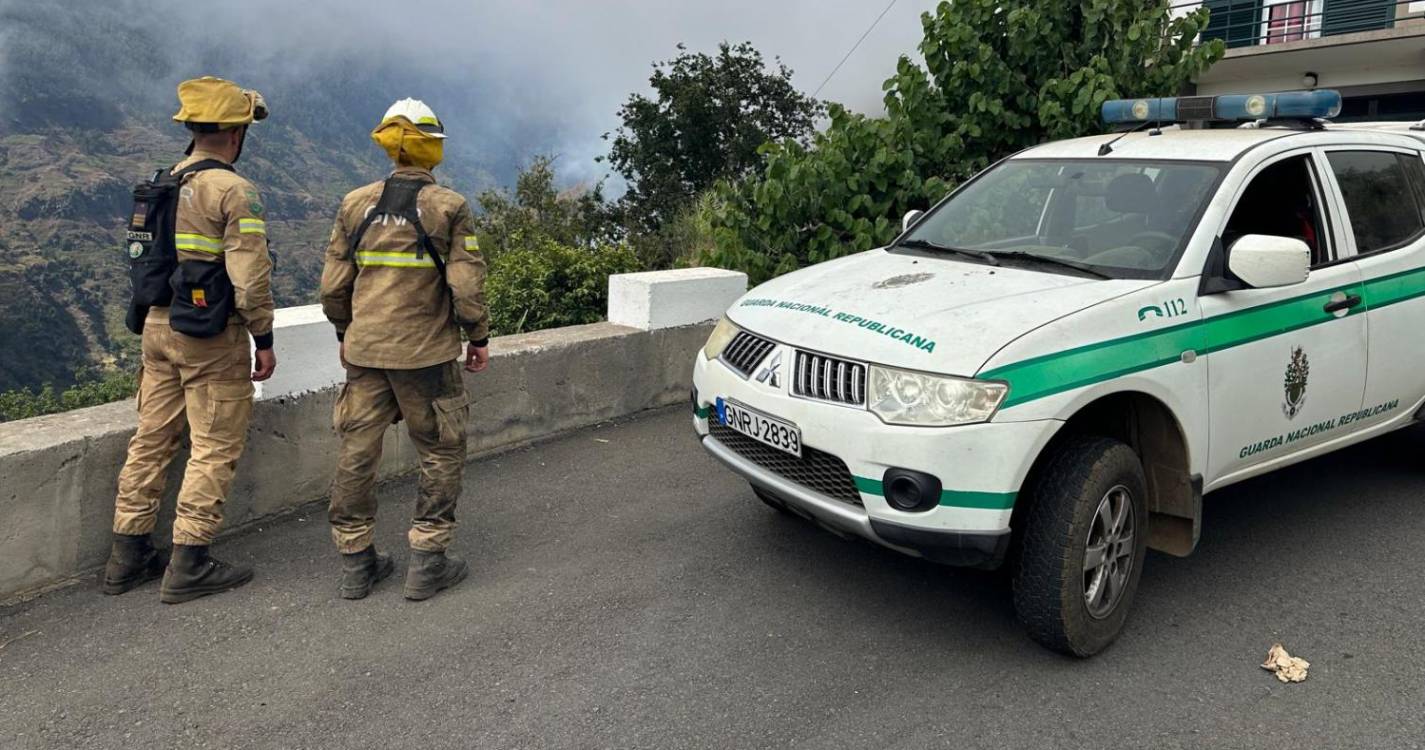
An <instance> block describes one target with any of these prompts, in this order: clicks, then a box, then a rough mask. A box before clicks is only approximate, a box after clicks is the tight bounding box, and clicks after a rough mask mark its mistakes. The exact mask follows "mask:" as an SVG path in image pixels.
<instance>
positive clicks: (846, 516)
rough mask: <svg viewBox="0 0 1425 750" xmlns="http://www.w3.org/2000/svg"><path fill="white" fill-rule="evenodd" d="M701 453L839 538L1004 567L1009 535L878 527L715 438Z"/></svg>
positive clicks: (856, 510) (857, 510)
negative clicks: (839, 536)
mask: <svg viewBox="0 0 1425 750" xmlns="http://www.w3.org/2000/svg"><path fill="white" fill-rule="evenodd" d="M702 441H703V447H704V448H706V449H707V451H708V452H709V453H711V454H712V455H713V457H714V458H716V459H717V460H719V461H721V462H722V463H723V464H724V465H725V466H727V467H728V468H729V469H732V470H733V471H734V472H736V473H737V474H740V475H742V477H743V478H745V479H746V480H747V481H749V482H751V483H752V484H754V485H756V486H757V487H759V488H761V489H762V490H764V491H766V492H769V493H771V494H772V495H774V496H775V497H776V498H777V499H778V500H781V501H782V502H783V503H784V504H786V506H787V507H788V508H789V509H791V510H792V511H793V512H796V513H798V514H800V515H802V516H806V517H807V518H810V519H811V520H813V521H816V522H817V523H819V524H821V525H822V526H824V527H826V528H828V529H830V530H831V531H833V532H835V533H838V534H843V535H845V534H853V535H855V536H859V537H861V538H863V539H868V540H870V541H873V542H876V543H877V544H881V545H884V546H886V547H890V548H891V549H893V550H896V551H898V552H903V553H905V554H908V555H913V556H915V557H923V558H925V559H927V560H932V561H934V562H938V563H944V564H946V565H963V566H967V567H975V568H985V569H993V568H998V567H999V566H1000V564H1001V563H1003V562H1004V555H1005V552H1006V550H1008V549H1009V539H1010V530H1009V528H1007V527H1006V528H1004V529H1002V530H1000V531H982V532H965V531H946V530H936V529H924V528H916V527H913V526H902V525H900V524H898V523H891V522H889V521H880V520H877V519H874V518H872V517H871V516H870V515H869V514H868V513H866V510H865V508H862V507H857V506H855V505H851V504H849V503H845V502H842V501H840V500H836V499H833V498H831V497H828V496H827V495H823V494H821V493H820V492H816V491H814V490H811V489H808V488H806V487H804V486H803V485H800V484H797V483H796V482H792V481H789V480H787V479H784V478H783V477H781V476H780V475H778V474H776V473H774V472H771V471H768V470H767V469H764V468H762V467H761V466H759V465H757V464H756V463H753V462H752V461H749V460H747V459H746V458H743V457H742V456H740V455H738V454H737V453H736V452H734V451H733V450H732V449H731V448H728V447H727V446H725V445H723V444H722V443H721V442H719V441H718V439H717V438H715V437H713V436H711V435H704V436H703V438H702Z"/></svg>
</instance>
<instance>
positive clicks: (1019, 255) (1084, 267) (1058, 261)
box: [987, 250, 1113, 279]
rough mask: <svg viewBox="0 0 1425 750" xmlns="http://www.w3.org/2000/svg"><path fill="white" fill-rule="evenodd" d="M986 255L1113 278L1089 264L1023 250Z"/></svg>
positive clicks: (1103, 277)
mask: <svg viewBox="0 0 1425 750" xmlns="http://www.w3.org/2000/svg"><path fill="white" fill-rule="evenodd" d="M987 254H988V255H994V256H997V257H1000V258H1015V259H1018V260H1028V261H1033V262H1036V263H1044V264H1047V265H1052V266H1061V267H1063V268H1072V269H1073V270H1075V271H1079V272H1080V273H1086V274H1089V275H1090V276H1097V277H1098V278H1100V279H1111V278H1113V277H1112V276H1110V275H1108V274H1106V273H1104V272H1103V271H1100V270H1098V269H1097V268H1094V267H1093V266H1091V265H1089V264H1087V263H1080V262H1078V261H1076V260H1065V259H1064V258H1055V257H1054V256H1052V255H1039V254H1037V253H1026V252H1024V251H1023V250H1010V251H1006V252H1001V253H996V252H991V253H987Z"/></svg>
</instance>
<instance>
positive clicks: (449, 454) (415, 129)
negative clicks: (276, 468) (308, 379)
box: [321, 99, 489, 600]
mask: <svg viewBox="0 0 1425 750" xmlns="http://www.w3.org/2000/svg"><path fill="white" fill-rule="evenodd" d="M371 138H372V140H374V141H375V142H376V144H377V145H379V146H380V147H381V148H382V149H383V150H385V152H386V154H387V155H388V156H389V157H390V158H391V161H392V162H393V163H394V164H395V166H396V168H395V171H393V172H392V173H391V175H390V177H388V178H387V179H385V180H383V181H380V182H373V183H371V184H369V185H366V186H365V187H362V188H358V189H356V190H353V191H352V192H351V193H349V194H348V195H347V196H346V198H344V199H343V200H342V203H341V208H340V210H339V211H338V212H337V217H336V226H335V227H334V228H333V229H332V236H331V242H330V244H329V245H328V247H327V253H326V266H325V268H324V269H323V271H322V289H321V299H322V310H323V311H324V312H325V313H326V316H327V319H328V320H330V321H331V322H332V325H334V326H335V327H336V336H337V339H338V340H339V341H340V342H341V358H342V364H343V365H344V366H345V367H346V371H347V381H346V385H345V386H343V388H342V390H341V395H340V396H339V397H338V399H337V404H336V409H335V414H334V418H333V422H334V424H335V427H336V430H337V433H338V434H339V435H340V437H341V452H340V455H339V458H338V461H337V468H336V477H335V479H334V480H333V482H332V491H331V505H330V508H329V511H328V518H329V520H330V521H331V524H332V537H333V539H334V540H335V542H336V545H337V549H338V551H340V552H341V555H342V579H341V585H340V592H341V596H342V597H344V598H347V599H360V598H362V597H365V596H366V595H367V594H368V593H370V591H371V589H372V587H373V586H374V585H375V584H376V583H377V582H378V581H380V580H381V579H383V578H385V577H387V576H389V575H390V574H391V572H392V571H393V570H394V568H395V566H394V564H393V563H392V561H391V559H390V557H389V556H388V555H385V554H378V553H377V551H376V548H375V547H374V546H373V544H372V530H373V529H374V527H375V525H376V500H375V498H374V497H373V496H372V494H371V488H372V484H373V483H374V481H375V474H376V467H377V465H378V464H379V463H380V458H381V441H382V437H383V436H384V435H385V432H386V428H387V427H388V426H389V425H390V424H391V423H392V422H394V421H398V420H401V419H404V420H405V422H406V427H407V431H408V433H409V434H410V437H411V441H412V442H413V443H415V447H416V451H417V452H418V453H419V454H420V456H421V476H420V483H419V490H418V493H417V498H416V512H415V518H414V521H413V523H412V526H411V530H410V533H409V535H408V540H409V543H410V546H411V559H410V564H409V565H408V570H407V575H406V586H405V596H406V598H408V599H415V600H419V599H427V598H429V597H431V596H433V595H435V593H436V592H438V591H440V590H442V589H445V588H448V587H450V586H453V585H455V584H457V583H459V582H460V581H461V580H463V579H464V578H465V575H466V565H465V562H464V561H463V560H461V559H459V558H457V557H453V556H449V555H447V554H446V549H447V548H448V547H449V546H450V542H451V537H452V534H453V532H454V529H455V504H456V501H457V499H458V498H459V497H460V491H461V477H462V472H463V471H464V468H465V429H466V420H467V419H468V417H469V399H468V397H467V395H466V393H465V384H464V381H463V380H462V376H461V362H460V360H459V359H458V354H459V352H460V347H461V343H462V338H463V339H464V341H465V342H466V344H465V358H464V359H465V362H464V370H466V371H468V372H481V371H483V370H484V369H485V368H486V366H487V365H488V363H489V353H488V350H487V348H486V346H487V344H488V340H489V339H488V337H489V322H488V315H487V312H486V307H485V291H484V286H485V260H484V258H483V257H482V256H481V254H480V247H479V242H478V240H477V239H476V237H475V220H474V214H473V213H472V212H471V210H470V204H469V203H467V202H466V200H465V199H464V198H462V197H461V196H460V195H459V194H458V193H456V192H455V191H453V190H450V189H449V188H446V187H443V186H441V185H438V184H436V181H435V177H434V175H432V174H431V170H432V169H434V168H435V166H436V165H437V164H439V163H440V162H441V160H442V158H443V156H444V153H443V150H442V147H443V144H444V141H445V127H444V125H443V124H442V123H441V121H440V118H438V117H436V115H435V112H433V111H431V108H430V107H428V106H426V105H425V103H423V102H421V101H419V100H416V99H402V100H400V101H398V102H396V103H395V104H393V105H391V107H390V109H388V110H387V111H386V115H385V116H384V117H383V118H381V123H380V124H379V125H377V126H376V129H375V130H373V131H372V133H371Z"/></svg>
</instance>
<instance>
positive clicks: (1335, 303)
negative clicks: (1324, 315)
mask: <svg viewBox="0 0 1425 750" xmlns="http://www.w3.org/2000/svg"><path fill="white" fill-rule="evenodd" d="M1359 304H1361V295H1359V294H1352V295H1350V296H1348V297H1346V298H1345V299H1338V300H1332V301H1330V302H1327V303H1326V306H1325V307H1323V308H1321V309H1323V310H1325V311H1326V312H1329V313H1337V312H1341V311H1342V310H1350V309H1351V308H1353V307H1355V306H1357V305H1359Z"/></svg>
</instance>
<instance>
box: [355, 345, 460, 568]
mask: <svg viewBox="0 0 1425 750" xmlns="http://www.w3.org/2000/svg"><path fill="white" fill-rule="evenodd" d="M469 416H470V399H469V397H468V396H467V395H466V393H465V383H464V381H462V380H461V378H460V363H459V362H458V361H453V362H447V363H445V364H443V365H435V366H433V367H424V368H421V369H418V370H378V369H373V368H367V367H357V366H355V365H348V366H347V368H346V383H345V384H344V385H343V386H342V388H341V395H340V396H338V397H337V402H336V408H335V409H334V410H333V415H332V423H333V426H334V427H336V431H337V434H338V435H339V436H340V437H341V454H340V456H339V458H338V459H337V468H336V478H335V479H334V480H333V481H332V492H331V506H330V508H329V509H328V512H327V517H328V519H329V520H330V521H331V525H332V539H334V540H335V541H336V546H337V549H339V550H340V551H341V552H342V554H350V553H353V552H360V551H362V550H364V549H366V548H367V547H370V546H371V533H372V529H374V528H375V527H376V498H375V497H374V496H373V495H372V494H371V487H372V485H373V484H374V483H375V481H376V469H377V467H378V466H379V465H380V463H381V439H382V437H383V436H384V435H385V434H386V428H387V427H390V426H391V424H392V423H393V422H395V421H397V420H398V419H401V418H404V419H405V421H406V431H407V432H408V433H409V434H410V436H411V442H413V443H415V445H416V453H417V454H418V455H419V456H420V459H421V476H420V483H419V489H418V495H417V497H416V512H415V518H414V520H413V521H412V523H411V531H410V534H409V535H408V537H409V540H410V544H411V547H412V548H413V549H418V550H425V551H429V552H443V551H445V548H446V547H448V546H450V539H451V536H452V535H453V534H454V532H455V503H456V501H457V500H458V499H459V498H460V481H461V476H462V475H463V473H464V471H465V426H466V422H468V421H469Z"/></svg>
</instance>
